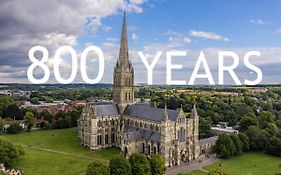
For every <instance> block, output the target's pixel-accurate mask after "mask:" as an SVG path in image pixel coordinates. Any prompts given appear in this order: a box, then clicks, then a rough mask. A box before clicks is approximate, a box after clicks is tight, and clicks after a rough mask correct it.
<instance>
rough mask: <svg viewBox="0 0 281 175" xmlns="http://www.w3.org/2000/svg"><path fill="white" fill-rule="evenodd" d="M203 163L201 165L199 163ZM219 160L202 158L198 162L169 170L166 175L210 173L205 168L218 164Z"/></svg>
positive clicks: (194, 161)
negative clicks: (193, 172)
mask: <svg viewBox="0 0 281 175" xmlns="http://www.w3.org/2000/svg"><path fill="white" fill-rule="evenodd" d="M199 160H200V161H201V163H200V162H199ZM217 161H218V159H215V158H207V157H204V158H200V159H197V160H193V161H191V162H189V163H187V164H185V165H180V166H176V167H173V168H170V169H168V170H167V172H166V174H165V175H177V174H178V173H190V172H192V171H194V170H201V171H204V172H206V173H208V171H207V170H204V169H203V167H205V166H208V165H210V164H213V163H215V162H217Z"/></svg>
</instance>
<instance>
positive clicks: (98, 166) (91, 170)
mask: <svg viewBox="0 0 281 175" xmlns="http://www.w3.org/2000/svg"><path fill="white" fill-rule="evenodd" d="M86 175H109V169H108V167H107V166H106V165H105V164H103V163H102V162H100V161H94V162H92V163H90V164H89V165H88V168H87V172H86Z"/></svg>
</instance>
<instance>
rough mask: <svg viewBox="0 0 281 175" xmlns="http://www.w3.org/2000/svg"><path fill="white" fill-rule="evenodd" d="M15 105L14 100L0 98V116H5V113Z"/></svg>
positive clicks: (6, 97) (7, 97)
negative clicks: (9, 107)
mask: <svg viewBox="0 0 281 175" xmlns="http://www.w3.org/2000/svg"><path fill="white" fill-rule="evenodd" d="M12 104H15V102H14V100H13V99H12V98H11V97H9V96H0V116H2V117H4V118H6V117H5V116H4V111H5V110H6V108H7V107H8V106H9V105H12Z"/></svg>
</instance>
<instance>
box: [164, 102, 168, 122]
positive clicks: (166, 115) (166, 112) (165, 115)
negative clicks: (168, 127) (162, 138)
mask: <svg viewBox="0 0 281 175" xmlns="http://www.w3.org/2000/svg"><path fill="white" fill-rule="evenodd" d="M163 119H164V121H168V120H169V114H168V109H167V104H165V109H164V114H163Z"/></svg>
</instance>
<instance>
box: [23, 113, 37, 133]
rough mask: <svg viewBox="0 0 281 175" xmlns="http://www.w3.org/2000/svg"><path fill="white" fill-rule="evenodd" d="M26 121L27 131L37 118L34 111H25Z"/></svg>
mask: <svg viewBox="0 0 281 175" xmlns="http://www.w3.org/2000/svg"><path fill="white" fill-rule="evenodd" d="M24 123H25V125H26V127H27V131H30V130H31V128H32V127H33V125H34V124H35V118H34V115H33V113H32V112H27V113H25V116H24Z"/></svg>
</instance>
